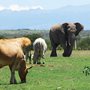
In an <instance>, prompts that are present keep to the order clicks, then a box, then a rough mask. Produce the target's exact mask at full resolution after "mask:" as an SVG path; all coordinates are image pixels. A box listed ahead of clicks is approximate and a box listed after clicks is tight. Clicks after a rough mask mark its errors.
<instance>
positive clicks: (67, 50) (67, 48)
mask: <svg viewBox="0 0 90 90" xmlns="http://www.w3.org/2000/svg"><path fill="white" fill-rule="evenodd" d="M83 29H84V27H83V25H82V24H80V23H78V22H76V23H63V24H56V25H54V26H52V27H51V29H50V32H49V37H50V41H51V46H52V51H51V55H50V56H51V57H55V56H57V52H56V48H57V47H58V45H61V46H62V48H63V49H64V52H63V56H64V57H69V56H70V55H71V53H72V49H73V46H74V42H75V39H76V36H77V35H78V34H79V32H80V31H82V30H83Z"/></svg>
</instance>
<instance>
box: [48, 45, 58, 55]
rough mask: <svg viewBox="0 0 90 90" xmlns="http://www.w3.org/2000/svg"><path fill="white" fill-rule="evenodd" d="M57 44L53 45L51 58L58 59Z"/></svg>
mask: <svg viewBox="0 0 90 90" xmlns="http://www.w3.org/2000/svg"><path fill="white" fill-rule="evenodd" d="M57 46H58V45H57V44H55V45H52V52H51V55H50V56H51V57H57V52H56V48H57Z"/></svg>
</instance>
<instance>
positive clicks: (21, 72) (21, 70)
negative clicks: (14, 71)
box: [19, 60, 32, 83]
mask: <svg viewBox="0 0 90 90" xmlns="http://www.w3.org/2000/svg"><path fill="white" fill-rule="evenodd" d="M30 68H32V67H29V68H27V67H26V62H25V60H22V61H21V63H20V68H19V76H20V79H21V83H26V75H27V73H28V69H30Z"/></svg>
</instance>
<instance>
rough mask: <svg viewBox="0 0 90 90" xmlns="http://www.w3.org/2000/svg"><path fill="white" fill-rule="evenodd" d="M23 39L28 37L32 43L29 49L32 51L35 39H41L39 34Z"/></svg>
mask: <svg viewBox="0 0 90 90" xmlns="http://www.w3.org/2000/svg"><path fill="white" fill-rule="evenodd" d="M25 37H28V38H29V39H30V40H31V41H32V45H31V49H33V42H34V41H35V39H37V38H40V37H42V35H41V34H40V33H37V34H36V33H33V34H31V35H26V36H25Z"/></svg>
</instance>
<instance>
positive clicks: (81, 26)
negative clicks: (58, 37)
mask: <svg viewBox="0 0 90 90" xmlns="http://www.w3.org/2000/svg"><path fill="white" fill-rule="evenodd" d="M75 25H76V29H77V31H76V33H75V35H76V36H77V35H78V34H79V32H80V31H82V30H83V29H84V27H83V25H81V24H80V23H78V22H77V23H75Z"/></svg>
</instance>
